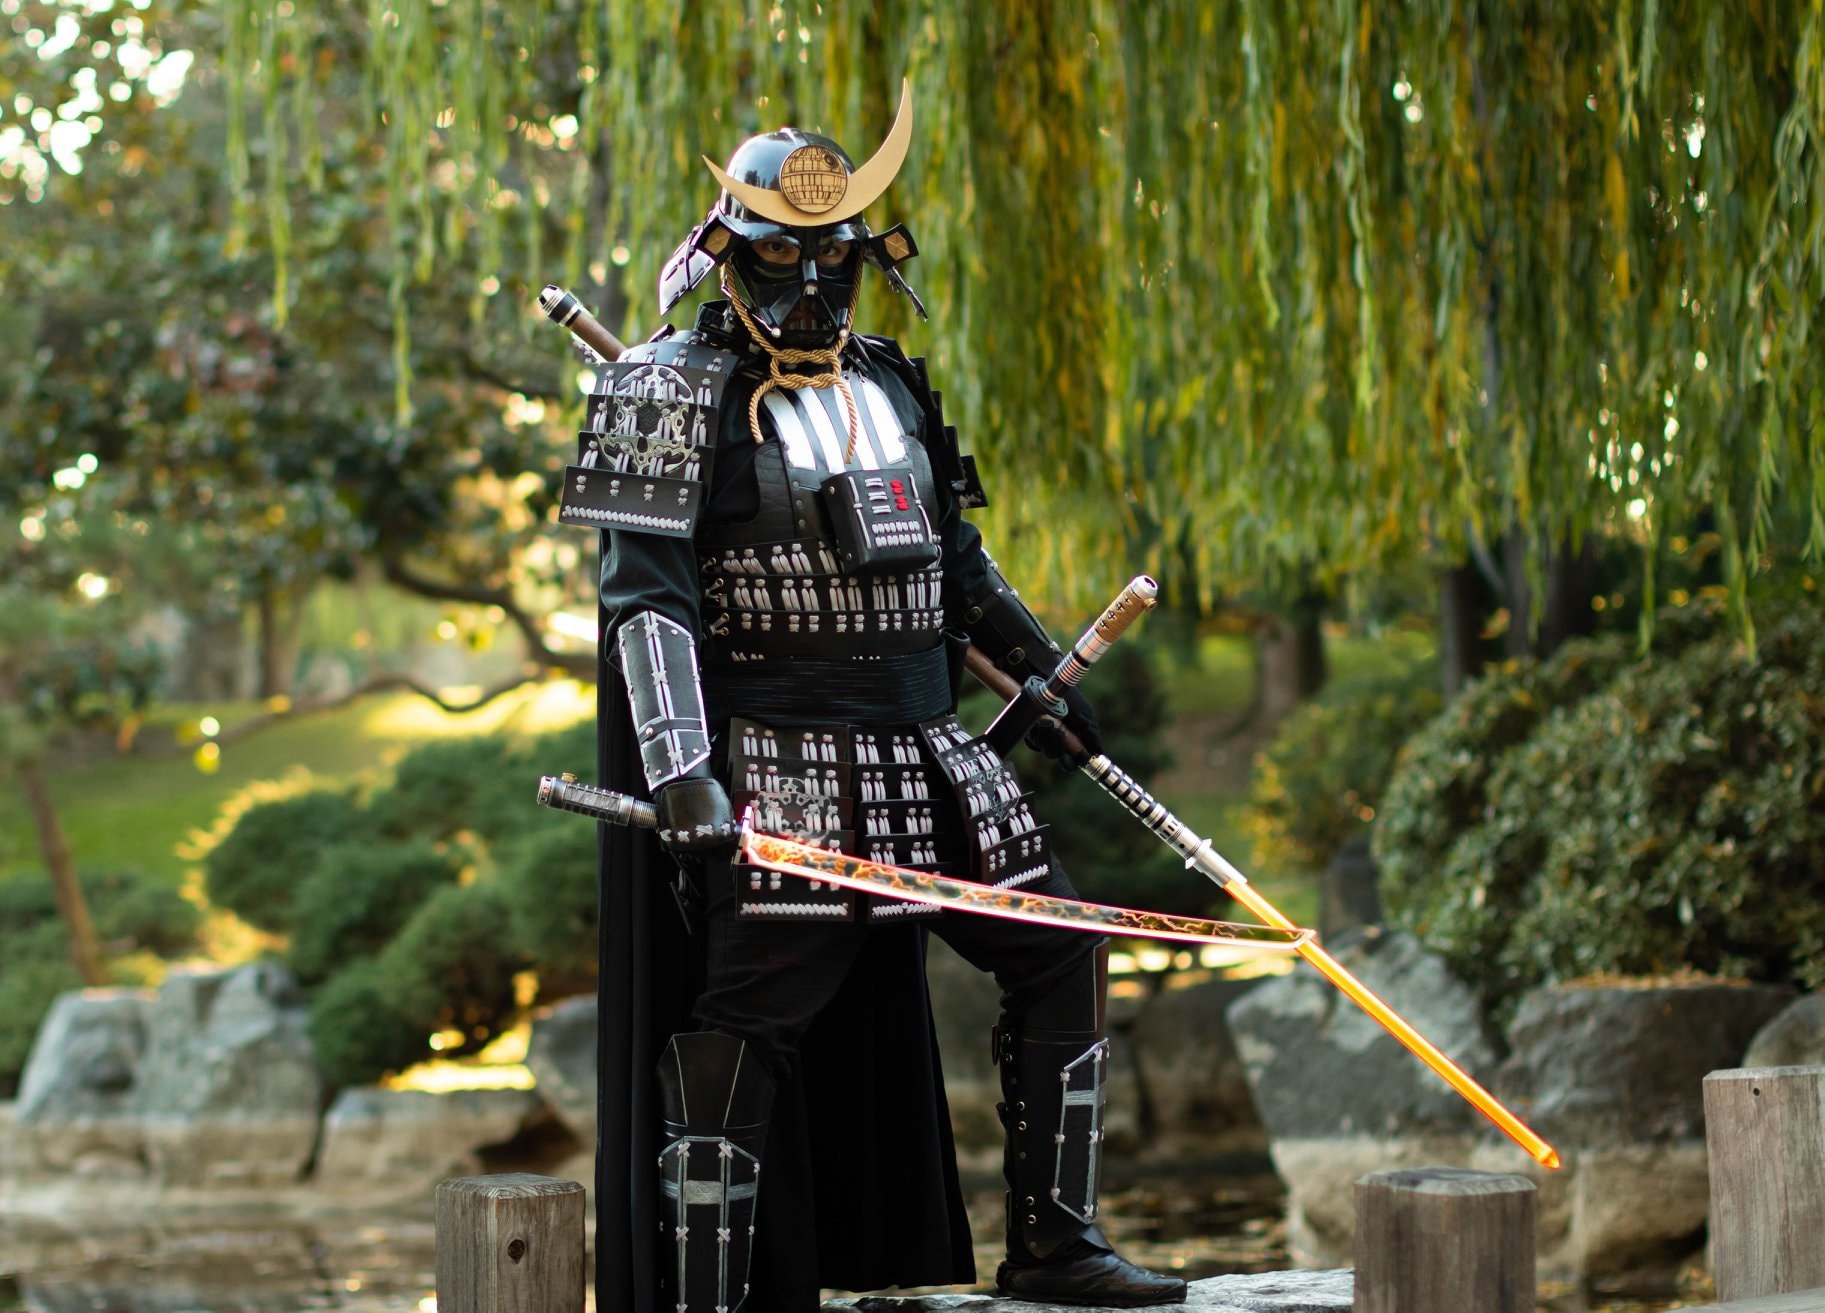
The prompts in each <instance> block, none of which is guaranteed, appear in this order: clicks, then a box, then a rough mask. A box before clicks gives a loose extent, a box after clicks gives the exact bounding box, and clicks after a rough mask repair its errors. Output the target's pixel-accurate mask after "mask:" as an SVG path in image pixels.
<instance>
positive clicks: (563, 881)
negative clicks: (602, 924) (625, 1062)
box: [494, 818, 597, 998]
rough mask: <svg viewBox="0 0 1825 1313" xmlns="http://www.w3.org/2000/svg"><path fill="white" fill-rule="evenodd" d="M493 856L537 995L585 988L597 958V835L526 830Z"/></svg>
mask: <svg viewBox="0 0 1825 1313" xmlns="http://www.w3.org/2000/svg"><path fill="white" fill-rule="evenodd" d="M541 819H544V818H541ZM494 857H495V865H496V875H495V879H496V882H497V887H498V888H499V890H500V892H501V897H502V899H503V900H504V901H505V903H506V906H507V914H508V926H507V930H508V933H509V935H510V936H511V938H512V941H513V943H514V944H515V945H516V946H517V947H518V948H519V949H520V950H521V951H522V952H524V953H525V954H526V955H527V956H528V957H529V958H530V959H531V960H532V961H533V962H534V963H536V964H537V967H538V972H539V992H540V993H541V995H543V996H545V997H548V998H557V997H561V996H563V995H565V994H569V993H576V992H580V991H581V990H583V989H585V988H588V987H589V986H590V985H591V984H592V983H593V982H594V979H595V973H596V952H597V921H596V903H597V899H596V832H595V829H594V828H593V827H592V826H589V825H538V826H536V827H531V828H527V829H526V830H524V831H523V832H522V833H520V834H517V835H515V836H514V837H513V839H512V840H511V841H510V842H507V843H504V844H502V845H501V846H500V847H498V848H497V849H496V850H495V855H494Z"/></svg>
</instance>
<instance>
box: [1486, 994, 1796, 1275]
mask: <svg viewBox="0 0 1825 1313" xmlns="http://www.w3.org/2000/svg"><path fill="white" fill-rule="evenodd" d="M1792 997H1793V993H1792V991H1791V990H1788V989H1783V988H1775V987H1772V986H1765V985H1729V984H1718V983H1712V982H1702V983H1697V984H1663V983H1654V982H1651V981H1649V982H1643V983H1641V984H1638V985H1634V984H1630V985H1611V986H1602V987H1592V986H1580V985H1558V986H1552V987H1549V988H1546V989H1541V990H1537V991H1535V992H1534V993H1532V994H1529V995H1528V996H1527V997H1526V998H1524V999H1522V1000H1521V1005H1520V1008H1519V1009H1518V1010H1517V1012H1516V1014H1515V1019H1514V1021H1513V1022H1512V1023H1511V1024H1510V1026H1509V1028H1508V1041H1509V1044H1510V1046H1511V1049H1512V1052H1511V1053H1510V1055H1509V1057H1508V1060H1507V1061H1506V1062H1504V1063H1503V1064H1502V1067H1501V1070H1500V1071H1499V1072H1498V1073H1497V1078H1496V1081H1495V1092H1496V1093H1497V1094H1498V1095H1499V1096H1500V1097H1501V1098H1502V1099H1503V1101H1504V1102H1506V1103H1508V1104H1509V1106H1510V1107H1512V1108H1513V1109H1514V1110H1515V1111H1516V1112H1517V1113H1518V1114H1519V1115H1520V1116H1521V1117H1522V1119H1523V1120H1525V1121H1527V1122H1528V1123H1529V1124H1530V1125H1532V1126H1533V1127H1534V1128H1535V1129H1536V1130H1538V1131H1539V1132H1540V1133H1541V1134H1542V1135H1544V1136H1545V1137H1546V1138H1547V1139H1548V1140H1550V1141H1551V1142H1552V1143H1553V1145H1554V1146H1555V1147H1556V1148H1557V1149H1558V1150H1559V1152H1560V1154H1561V1156H1562V1157H1563V1158H1564V1159H1565V1161H1566V1166H1565V1170H1564V1173H1563V1176H1564V1177H1565V1181H1564V1190H1563V1198H1564V1204H1565V1207H1564V1210H1563V1213H1562V1215H1558V1216H1555V1217H1554V1218H1553V1224H1552V1225H1550V1226H1549V1225H1547V1219H1546V1217H1545V1216H1544V1210H1543V1216H1542V1220H1541V1225H1540V1227H1539V1228H1538V1235H1539V1242H1540V1262H1541V1268H1542V1270H1543V1271H1544V1272H1546V1273H1548V1274H1551V1275H1560V1276H1565V1277H1567V1278H1570V1279H1573V1280H1582V1281H1585V1282H1586V1283H1589V1284H1595V1285H1606V1284H1608V1285H1614V1284H1639V1283H1644V1282H1645V1283H1649V1284H1652V1283H1654V1282H1656V1281H1664V1280H1665V1279H1666V1277H1667V1276H1668V1275H1669V1274H1670V1273H1672V1272H1675V1271H1677V1269H1678V1268H1679V1267H1680V1265H1681V1264H1682V1263H1684V1262H1685V1261H1687V1260H1688V1259H1690V1258H1692V1257H1694V1256H1695V1255H1697V1254H1699V1253H1700V1252H1701V1251H1702V1249H1703V1246H1704V1238H1705V1218H1706V1214H1707V1211H1708V1208H1709V1203H1710V1185H1709V1179H1710V1178H1709V1171H1708V1166H1707V1161H1706V1154H1705V1138H1704V1137H1705V1109H1704V1088H1703V1082H1704V1078H1705V1076H1706V1074H1707V1073H1709V1072H1712V1071H1715V1070H1717V1069H1718V1068H1720V1067H1735V1066H1739V1065H1741V1060H1742V1054H1743V1050H1744V1049H1745V1048H1746V1047H1747V1046H1748V1044H1749V1042H1750V1039H1751V1038H1752V1037H1753V1036H1754V1035H1755V1033H1756V1032H1757V1030H1759V1029H1760V1028H1761V1027H1762V1026H1763V1024H1764V1023H1766V1022H1767V1021H1768V1019H1769V1018H1770V1017H1772V1016H1774V1015H1775V1014H1776V1013H1777V1012H1780V1011H1781V1010H1782V1009H1783V1008H1784V1007H1786V1005H1787V1004H1788V1002H1789V1000H1790V999H1791V998H1792Z"/></svg>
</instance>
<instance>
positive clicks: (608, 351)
mask: <svg viewBox="0 0 1825 1313" xmlns="http://www.w3.org/2000/svg"><path fill="white" fill-rule="evenodd" d="M539 309H541V310H543V311H544V312H545V315H546V317H547V318H549V319H550V320H551V321H552V322H553V323H555V324H557V325H558V326H559V327H562V328H568V329H569V330H570V331H571V332H572V333H573V334H575V335H576V337H577V340H578V341H580V342H582V343H583V345H584V346H586V347H588V348H589V349H590V350H591V351H594V352H595V353H596V354H597V355H599V356H601V357H602V359H604V360H619V359H620V358H621V353H622V352H624V351H626V350H627V347H626V346H625V345H623V344H622V341H621V339H620V338H618V337H616V336H615V335H614V334H613V333H611V332H609V331H608V330H607V329H606V328H604V327H602V321H601V320H599V319H597V318H596V317H595V316H594V315H592V314H590V313H589V311H587V310H585V309H584V308H583V303H582V302H581V301H579V300H577V298H576V297H575V296H573V295H572V294H571V293H569V292H567V291H565V290H564V289H563V288H562V287H559V286H558V285H557V284H556V283H547V284H545V290H544V291H542V292H540V293H539Z"/></svg>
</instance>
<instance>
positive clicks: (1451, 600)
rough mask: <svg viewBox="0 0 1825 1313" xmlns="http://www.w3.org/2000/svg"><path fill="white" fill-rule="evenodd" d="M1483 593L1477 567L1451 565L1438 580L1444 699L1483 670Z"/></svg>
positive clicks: (1440, 674)
mask: <svg viewBox="0 0 1825 1313" xmlns="http://www.w3.org/2000/svg"><path fill="white" fill-rule="evenodd" d="M1484 597H1485V592H1484V588H1483V581H1482V580H1481V578H1479V577H1478V575H1477V569H1476V566H1474V565H1471V564H1468V563H1466V564H1464V565H1458V566H1453V567H1452V568H1451V569H1449V570H1446V571H1445V572H1444V573H1443V574H1441V575H1439V580H1438V670H1439V680H1440V682H1441V683H1442V684H1443V685H1444V692H1445V698H1446V700H1447V701H1449V700H1450V699H1452V698H1454V697H1456V696H1457V695H1458V694H1459V693H1460V692H1462V691H1463V688H1464V685H1465V684H1467V683H1469V682H1470V681H1471V680H1472V679H1475V678H1476V677H1477V675H1478V674H1479V673H1480V672H1481V671H1482V669H1483V653H1482V632H1483V615H1482V606H1483V599H1484Z"/></svg>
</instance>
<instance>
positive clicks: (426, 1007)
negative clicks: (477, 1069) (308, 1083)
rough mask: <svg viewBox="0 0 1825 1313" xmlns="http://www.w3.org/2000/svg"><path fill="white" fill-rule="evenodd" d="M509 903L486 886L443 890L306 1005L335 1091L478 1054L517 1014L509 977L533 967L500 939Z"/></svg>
mask: <svg viewBox="0 0 1825 1313" xmlns="http://www.w3.org/2000/svg"><path fill="white" fill-rule="evenodd" d="M506 919H507V908H506V904H505V902H504V901H503V899H502V898H501V896H500V894H499V891H497V890H495V889H493V888H491V887H489V886H486V885H468V886H464V885H447V886H445V887H443V888H440V889H438V890H437V891H436V892H435V893H433V894H432V895H431V896H430V897H429V898H428V899H427V900H426V901H425V902H423V903H421V904H420V905H419V906H418V908H417V909H416V910H415V911H414V912H413V914H412V916H411V918H410V919H409V920H408V921H407V922H406V924H405V926H404V928H403V929H402V930H401V931H400V932H399V934H398V935H397V936H396V937H395V938H394V939H393V940H392V942H390V943H389V944H388V945H387V946H386V948H385V949H384V950H382V952H381V953H380V954H379V956H377V957H371V958H362V959H358V960H356V961H355V962H353V963H352V964H350V965H349V966H347V967H345V968H344V969H343V970H341V971H339V972H338V973H337V974H336V975H334V976H332V977H330V979H329V980H328V981H326V982H325V983H324V985H323V986H322V988H321V989H319V990H318V991H316V992H315V993H314V994H313V995H312V996H311V1000H310V1033H311V1039H312V1042H313V1043H314V1044H315V1045H316V1053H317V1062H318V1065H319V1066H320V1067H321V1068H322V1070H323V1073H324V1075H325V1077H326V1078H328V1079H329V1081H330V1082H331V1083H333V1084H337V1085H354V1084H366V1083H369V1082H372V1081H376V1080H379V1079H380V1078H381V1077H383V1076H385V1075H386V1074H387V1073H388V1072H394V1071H399V1070H401V1069H403V1068H405V1067H408V1066H410V1065H411V1064H412V1063H414V1062H419V1061H422V1060H423V1059H425V1058H427V1057H429V1056H431V1052H432V1050H431V1048H430V1039H431V1036H432V1035H433V1034H435V1033H437V1032H440V1031H457V1032H460V1033H461V1036H462V1038H461V1040H460V1041H459V1042H457V1043H454V1044H451V1045H449V1046H448V1047H446V1048H444V1049H443V1050H442V1052H443V1053H444V1054H445V1055H446V1056H450V1055H456V1054H461V1053H464V1052H468V1051H470V1050H473V1049H476V1048H480V1047H481V1046H482V1045H484V1044H486V1043H487V1042H488V1040H489V1039H491V1038H493V1036H494V1034H495V1033H496V1031H497V1030H499V1029H500V1028H501V1026H502V1025H503V1024H504V1023H505V1022H506V1021H508V1020H509V1019H510V1018H511V1016H512V1015H513V1013H514V1011H515V1006H514V1003H515V1000H514V989H513V977H514V974H515V973H516V972H518V971H520V970H522V969H524V968H525V967H526V966H527V965H528V964H527V962H526V960H525V959H524V957H523V956H521V955H520V954H519V953H517V952H515V951H514V949H513V947H512V945H511V943H510V942H509V939H508V936H507V935H506V934H505V933H504V932H503V930H504V926H505V923H506Z"/></svg>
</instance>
